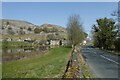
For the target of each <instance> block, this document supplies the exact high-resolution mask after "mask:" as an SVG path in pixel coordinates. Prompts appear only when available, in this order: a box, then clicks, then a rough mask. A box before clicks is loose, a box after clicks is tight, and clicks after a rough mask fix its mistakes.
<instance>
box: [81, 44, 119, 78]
mask: <svg viewBox="0 0 120 80" xmlns="http://www.w3.org/2000/svg"><path fill="white" fill-rule="evenodd" d="M81 52H82V54H83V56H84V58H85V60H86V62H87V64H88V65H89V67H90V69H91V71H92V72H93V73H94V74H95V78H119V75H120V62H119V61H120V56H116V55H112V54H110V53H107V52H105V51H102V50H98V49H95V48H92V47H91V46H84V47H83V48H82V49H81ZM118 68H119V69H118Z"/></svg>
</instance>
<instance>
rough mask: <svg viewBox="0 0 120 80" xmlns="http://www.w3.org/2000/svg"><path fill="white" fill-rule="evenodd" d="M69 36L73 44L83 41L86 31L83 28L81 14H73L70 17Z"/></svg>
mask: <svg viewBox="0 0 120 80" xmlns="http://www.w3.org/2000/svg"><path fill="white" fill-rule="evenodd" d="M67 31H68V38H69V40H70V42H71V43H72V45H73V46H75V45H77V44H79V43H81V42H82V41H83V39H84V32H83V30H82V23H81V22H80V17H79V15H76V14H74V15H71V16H70V17H69V18H68V24H67Z"/></svg>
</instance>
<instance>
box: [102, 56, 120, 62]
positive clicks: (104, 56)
mask: <svg viewBox="0 0 120 80" xmlns="http://www.w3.org/2000/svg"><path fill="white" fill-rule="evenodd" d="M100 56H101V57H103V58H105V59H107V60H109V61H111V62H114V63H116V64H119V63H118V62H116V61H114V60H112V59H109V58H107V57H105V56H103V55H100Z"/></svg>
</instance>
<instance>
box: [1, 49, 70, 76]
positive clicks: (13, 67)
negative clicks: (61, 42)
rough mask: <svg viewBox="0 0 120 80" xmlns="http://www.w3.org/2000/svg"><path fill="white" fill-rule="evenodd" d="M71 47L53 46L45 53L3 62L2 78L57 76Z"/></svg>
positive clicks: (62, 69)
mask: <svg viewBox="0 0 120 80" xmlns="http://www.w3.org/2000/svg"><path fill="white" fill-rule="evenodd" d="M70 51H71V48H62V47H61V48H54V49H51V50H50V51H49V52H48V53H46V54H45V55H43V56H42V57H41V56H37V57H33V58H28V59H23V60H18V61H11V62H6V63H3V65H2V70H3V73H2V76H3V78H55V77H56V78H59V77H61V76H62V75H63V73H64V71H65V68H66V64H67V56H68V54H69V52H70Z"/></svg>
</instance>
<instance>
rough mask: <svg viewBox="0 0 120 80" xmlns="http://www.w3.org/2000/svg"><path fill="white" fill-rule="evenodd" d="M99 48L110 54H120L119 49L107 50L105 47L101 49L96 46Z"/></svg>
mask: <svg viewBox="0 0 120 80" xmlns="http://www.w3.org/2000/svg"><path fill="white" fill-rule="evenodd" d="M96 49H97V50H102V51H105V52H107V53H109V54H113V55H117V56H120V52H117V51H114V50H113V51H110V50H105V49H100V48H96Z"/></svg>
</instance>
